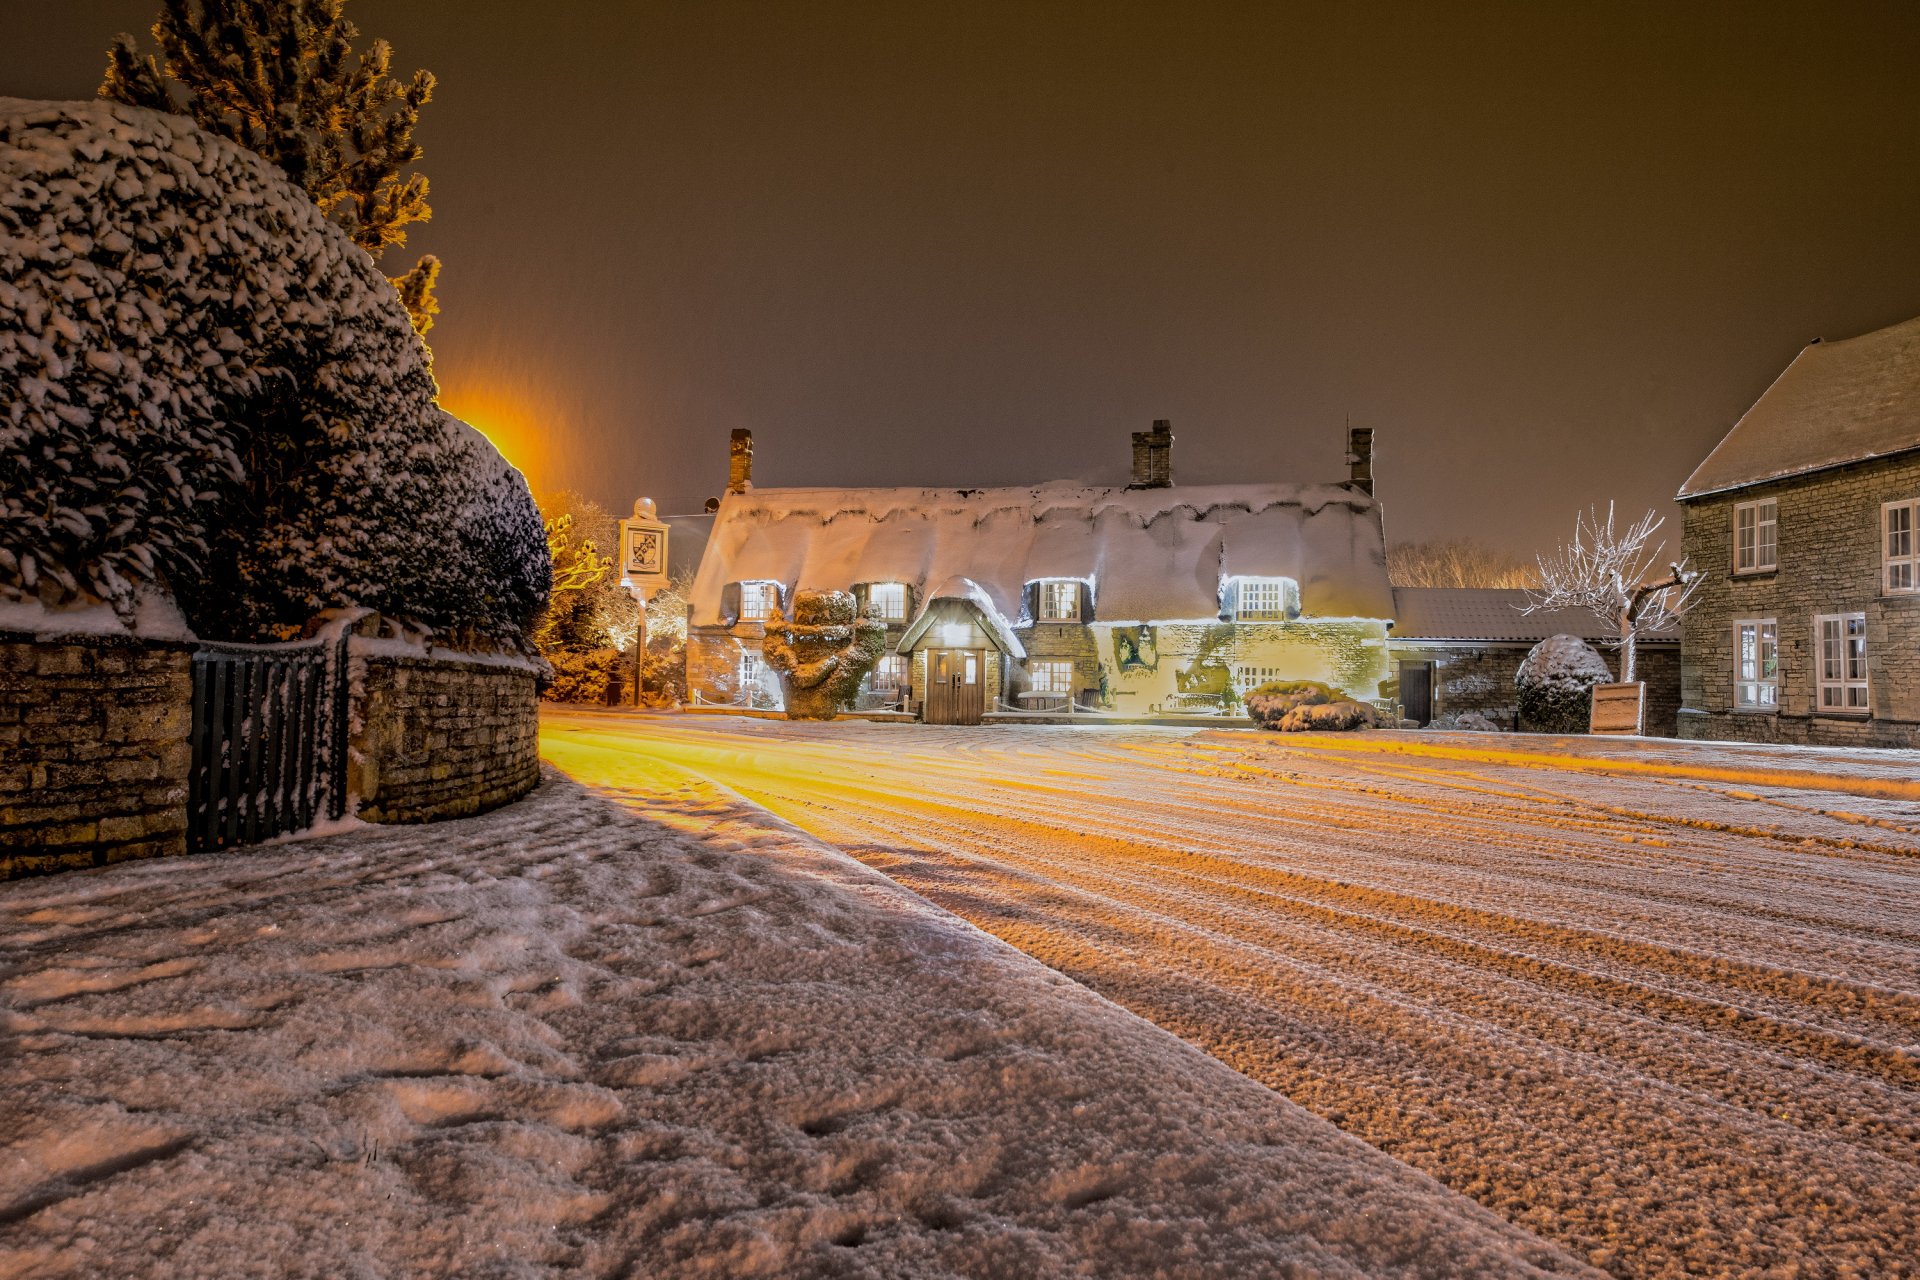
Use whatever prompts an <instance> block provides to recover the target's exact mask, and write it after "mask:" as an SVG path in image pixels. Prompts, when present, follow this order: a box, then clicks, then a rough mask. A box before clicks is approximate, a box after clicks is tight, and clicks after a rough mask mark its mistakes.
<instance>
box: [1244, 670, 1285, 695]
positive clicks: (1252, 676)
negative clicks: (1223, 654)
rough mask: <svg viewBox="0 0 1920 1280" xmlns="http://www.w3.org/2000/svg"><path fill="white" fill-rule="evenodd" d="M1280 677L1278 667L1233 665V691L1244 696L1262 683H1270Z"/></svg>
mask: <svg viewBox="0 0 1920 1280" xmlns="http://www.w3.org/2000/svg"><path fill="white" fill-rule="evenodd" d="M1279 678H1280V668H1278V667H1235V668H1234V669H1233V691H1234V692H1235V693H1237V694H1239V695H1240V696H1241V697H1243V698H1244V697H1246V696H1247V695H1248V694H1250V693H1252V692H1253V691H1254V690H1255V689H1258V688H1259V687H1260V686H1261V685H1263V684H1272V683H1273V682H1274V681H1275V680H1278V679H1279Z"/></svg>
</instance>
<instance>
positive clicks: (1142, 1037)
mask: <svg viewBox="0 0 1920 1280" xmlns="http://www.w3.org/2000/svg"><path fill="white" fill-rule="evenodd" d="M603 723H606V724H609V725H613V724H615V723H616V722H611V721H609V722H603ZM637 723H638V724H639V726H640V730H641V732H643V733H649V734H650V733H654V732H655V731H656V729H655V726H656V725H657V724H659V723H661V722H637ZM862 727H863V728H864V727H867V726H862ZM772 728H774V729H778V728H780V726H772ZM678 740H679V741H680V742H681V743H683V744H695V743H699V744H704V746H702V748H701V749H702V750H703V751H707V752H708V753H709V755H710V756H711V757H713V758H718V759H725V758H727V757H730V756H737V757H738V758H737V759H736V760H735V761H734V763H735V764H736V765H738V766H740V767H741V768H745V767H746V766H748V765H750V764H751V762H752V757H753V756H754V754H755V753H757V752H759V751H761V750H762V748H763V747H766V746H777V747H778V748H779V750H780V751H781V752H784V753H787V755H786V757H784V758H788V759H794V758H797V755H796V754H795V753H798V754H799V755H804V754H805V753H806V752H808V751H812V750H816V749H817V750H819V751H820V752H821V753H822V755H823V758H825V757H831V758H832V759H835V760H845V759H847V758H848V756H847V751H848V750H849V748H848V747H846V746H845V745H830V744H829V743H827V742H819V743H809V742H808V741H807V740H797V739H788V738H785V737H783V736H782V735H781V734H778V733H773V732H767V733H763V734H757V735H756V734H754V733H752V732H747V733H742V732H740V731H738V730H730V729H726V728H724V727H723V728H720V729H717V730H716V731H713V732H711V733H706V734H702V733H698V732H692V733H690V732H687V731H684V730H683V731H679V733H678ZM868 741H870V742H872V743H874V744H877V745H882V751H881V752H875V751H874V749H873V747H866V748H860V750H865V751H866V752H868V758H869V759H871V761H872V764H873V767H874V768H875V769H880V770H888V769H892V768H893V766H892V765H891V764H889V763H888V761H887V759H886V756H885V754H884V745H883V740H881V739H878V738H872V739H868ZM884 741H886V742H891V741H901V742H906V741H911V742H912V743H913V744H914V746H913V752H914V755H915V757H924V756H927V755H929V754H931V755H934V756H938V755H939V754H940V753H939V751H938V749H937V748H936V745H935V744H934V742H933V740H931V739H925V738H920V737H915V738H913V739H911V740H908V739H893V740H884ZM951 741H952V742H953V744H954V746H955V747H956V748H957V749H958V750H959V751H960V753H961V754H960V755H959V756H956V757H954V758H953V759H952V760H951V761H949V765H948V766H947V768H946V771H945V772H942V773H940V775H939V777H938V778H937V779H936V783H935V785H936V786H939V787H951V786H952V785H953V783H954V781H955V780H956V779H963V778H965V777H967V776H968V775H969V773H971V775H972V776H973V777H974V778H975V780H976V781H977V782H978V783H979V785H980V786H982V787H983V788H984V787H987V786H989V785H998V784H993V783H991V781H990V778H991V769H990V767H989V765H988V763H987V760H988V758H987V757H986V756H984V755H983V754H981V752H980V750H979V748H978V747H977V746H976V745H974V744H973V743H972V741H971V740H970V739H968V738H966V737H964V736H963V737H961V738H956V739H953V740H951ZM1008 741H1010V742H1011V741H1022V742H1029V743H1031V742H1033V741H1035V740H1033V739H1018V740H1013V739H1009V740H1008ZM554 745H555V752H556V755H558V756H560V757H562V758H571V759H572V760H573V761H574V762H575V763H577V764H581V765H585V766H592V767H591V768H582V772H583V773H588V774H593V775H595V778H596V781H599V782H601V783H602V784H604V793H602V794H596V793H594V792H592V791H589V790H587V789H585V788H583V787H582V786H579V785H577V784H575V783H573V782H570V781H567V780H565V779H563V778H559V777H553V778H550V779H549V780H548V781H547V782H546V783H545V784H544V785H543V786H542V787H541V789H540V790H539V791H538V792H536V793H535V795H534V796H532V797H531V798H529V799H528V800H526V801H524V802H522V803H520V804H518V805H515V806H512V807H511V808H509V809H506V810H503V811H500V812H498V813H495V814H491V815H487V816H485V817H481V818H476V819H470V820H466V821H461V822H451V823H446V824H443V825H439V826H433V827H426V828H410V829H393V828H388V829H378V828H368V829H363V830H360V831H355V832H351V833H347V834H344V835H338V836H334V837H329V838H326V839H317V840H309V841H305V842H299V843H290V844H282V845H277V846H270V847H264V848H259V849H253V850H244V851H239V852H235V853H228V854H216V855H206V856H199V857H192V858H183V859H174V860H166V861H160V862H149V863H135V864H125V865H121V866H116V867H109V868H103V869H100V870H97V871H90V872H79V873H73V874H68V875H63V876H59V877H54V878H49V879H43V880H33V881H21V882H15V883H12V884H7V885H0V1036H3V1037H4V1040H0V1099H3V1100H4V1105H3V1106H0V1276H4V1277H8V1278H10V1280H11V1278H17V1277H29V1276H32V1277H44V1276H63V1277H64V1276H74V1277H96V1276H98V1277H149V1276H150V1277H168V1278H180V1277H209V1278H211V1277H219V1278H221V1280H225V1278H227V1277H240V1276H261V1277H283V1276H312V1277H328V1278H335V1277H425V1276H447V1277H462V1278H463V1280H466V1278H478V1277H534V1276H594V1277H600V1276H631V1277H678V1276H726V1277H733V1276H781V1277H806V1276H871V1277H903V1276H922V1275H924V1276H969V1277H997V1276H1007V1277H1017V1278H1018V1280H1039V1278H1040V1277H1054V1276H1068V1275H1111V1276H1146V1275H1158V1276H1220V1277H1242V1276H1249V1277H1250V1276H1261V1277H1265V1276H1303V1277H1304V1276H1314V1277H1318V1276H1342V1275H1348V1276H1357V1275H1403V1276H1431V1277H1443V1276H1445V1277H1451V1276H1467V1275H1472V1276H1506V1275H1537V1274H1541V1273H1543V1272H1545V1273H1552V1274H1581V1273H1583V1270H1584V1269H1583V1268H1582V1266H1581V1265H1580V1264H1579V1263H1578V1262H1576V1261H1575V1260H1574V1259H1573V1258H1571V1257H1570V1256H1569V1255H1567V1254H1565V1253H1563V1252H1561V1251H1560V1250H1559V1249H1558V1248H1556V1247H1554V1246H1551V1245H1547V1244H1544V1243H1542V1242H1541V1241H1539V1240H1538V1239H1535V1238H1533V1237H1531V1236H1529V1235H1528V1234H1527V1233H1525V1232H1524V1231H1522V1230H1520V1229H1518V1228H1515V1227H1513V1226H1511V1225H1509V1224H1507V1223H1505V1222H1502V1221H1500V1220H1499V1218H1498V1217H1496V1216H1495V1215H1494V1214H1492V1213H1489V1212H1488V1211H1487V1210H1485V1209H1483V1208H1481V1207H1480V1206H1477V1205H1475V1204H1473V1203H1472V1202H1471V1201H1469V1200H1467V1199H1466V1198H1464V1197H1461V1196H1459V1195H1457V1194H1455V1193H1453V1192H1450V1191H1447V1190H1445V1189H1444V1188H1442V1187H1441V1186H1439V1185H1438V1184H1437V1183H1435V1182H1433V1181H1432V1180H1430V1179H1429V1178H1427V1177H1426V1176H1424V1175H1422V1174H1420V1173H1417V1172H1415V1171H1414V1170H1412V1169H1409V1168H1407V1167H1406V1166H1404V1165H1401V1164H1398V1163H1396V1162H1395V1161H1393V1160H1391V1159H1390V1158H1388V1157H1387V1156H1384V1155H1382V1154H1380V1153H1379V1152H1377V1151H1374V1150H1372V1149H1370V1148H1369V1147H1367V1146H1365V1145H1364V1144H1362V1143H1361V1142H1359V1141H1358V1140H1356V1139H1354V1138H1351V1137H1348V1136H1345V1135H1342V1134H1341V1133H1339V1132H1338V1131H1337V1130H1336V1129H1335V1128H1334V1127H1333V1126H1331V1125H1329V1124H1327V1123H1326V1122H1325V1121H1323V1120H1320V1119H1318V1118H1316V1117H1314V1116H1312V1115H1310V1114H1309V1113H1308V1112H1306V1111H1304V1110H1302V1109H1300V1108H1299V1107H1296V1106H1295V1105H1293V1104H1292V1103H1289V1102H1287V1101H1285V1100H1283V1099H1281V1098H1279V1097H1278V1096H1276V1095H1275V1094H1273V1093H1272V1092H1270V1091H1269V1090H1267V1089H1266V1088H1265V1087H1263V1086H1262V1085H1259V1084H1256V1083H1254V1082H1253V1081H1251V1080H1248V1079H1247V1078H1246V1077H1244V1076H1241V1075H1238V1074H1236V1073H1235V1072H1233V1071H1231V1070H1229V1069H1228V1068H1227V1067H1226V1066H1223V1065H1222V1064H1221V1063H1220V1062H1217V1061H1215V1060H1214V1059H1212V1058H1210V1057H1208V1056H1206V1055H1205V1054H1203V1053H1202V1052H1200V1051H1199V1050H1198V1049H1195V1048H1193V1047H1191V1046H1189V1045H1186V1044H1184V1043H1182V1042H1181V1041H1179V1040H1177V1039H1176V1038H1174V1037H1173V1036H1171V1035H1169V1034H1168V1033H1166V1032H1165V1031H1162V1030H1160V1029H1158V1028H1155V1027H1153V1026H1151V1025H1149V1024H1147V1023H1145V1022H1143V1021H1141V1020H1139V1019H1138V1018H1135V1017H1134V1016H1133V1015H1131V1014H1129V1013H1126V1012H1124V1011H1123V1010H1121V1009H1119V1008H1117V1007H1115V1006H1113V1005H1111V1004H1108V1003H1106V1002H1105V1001H1103V1000H1101V999H1100V998H1098V997H1097V996H1095V995H1092V994H1091V993H1089V992H1088V991H1087V990H1086V989H1085V988H1083V987H1080V986H1077V985H1075V984H1073V983H1071V982H1069V981H1068V980H1067V979H1065V978H1062V977H1060V976H1058V975H1057V974H1055V973H1053V972H1051V971H1049V970H1048V969H1046V968H1044V967H1043V966H1042V965H1040V964H1039V963H1037V962H1036V961H1033V960H1031V959H1029V958H1027V957H1025V956H1022V955H1020V954H1019V953H1017V952H1015V951H1013V950H1012V949H1011V948H1008V947H1006V946H1005V945H1003V944H1002V943H1000V942H997V941H995V940H993V939H992V938H989V937H987V936H986V935H984V934H982V933H980V932H978V931H976V930H974V929H973V928H972V927H971V926H968V925H966V924H963V923H962V922H960V921H959V920H957V919H955V918H954V917H952V916H950V915H947V914H946V913H944V912H942V911H939V910H937V909H935V908H932V907H929V906H928V905H927V904H926V903H925V902H923V901H922V900H920V899H919V898H916V897H914V896H913V895H912V894H910V893H908V892H907V891H905V890H903V889H901V888H900V887H898V886H897V885H895V884H894V883H892V882H891V881H889V880H887V879H885V878H884V877H882V876H880V875H879V874H877V873H875V872H873V871H870V870H868V869H866V868H864V867H862V866H860V865H859V864H858V863H856V862H854V861H852V860H850V859H847V858H845V857H844V856H842V855H840V854H838V853H835V852H834V851H832V850H831V849H828V848H826V847H824V846H822V845H820V844H819V843H817V842H815V841H813V840H811V839H809V838H808V837H806V836H804V835H802V834H800V833H799V832H797V831H796V830H794V829H793V828H792V827H790V826H788V825H786V824H785V823H783V822H780V821H779V820H777V819H775V818H772V817H770V816H769V815H767V814H766V813H764V812H763V811H760V810H758V809H755V808H753V807H752V806H750V805H747V804H744V803H742V802H741V801H740V799H739V798H738V797H737V796H735V795H733V794H732V793H730V792H728V791H726V790H724V789H722V788H719V787H717V786H715V785H713V784H711V783H709V782H705V781H703V780H701V779H699V778H697V777H695V776H693V775H692V774H691V773H689V772H688V771H687V770H686V769H685V768H684V767H682V766H681V765H679V764H677V763H671V762H666V761H660V760H651V759H649V758H647V757H643V756H637V755H632V754H630V753H626V752H621V751H615V752H595V751H593V750H590V749H589V748H588V747H586V746H584V745H583V743H582V741H581V739H580V738H578V737H577V736H575V735H568V734H565V733H560V734H557V735H556V737H555V741H554ZM1182 749H1185V748H1182ZM910 758H913V757H910ZM1041 758H1042V759H1044V753H1042V757H1041ZM969 761H971V763H970V762H969ZM609 762H611V764H609ZM1027 771H1031V770H1030V769H1029V770H1027ZM895 776H899V775H898V774H897V773H896V775H895ZM1169 776H1171V775H1169ZM1055 785H1056V786H1060V787H1063V788H1066V790H1070V787H1069V786H1068V784H1067V783H1066V780H1065V779H1056V781H1055ZM1240 785H1244V784H1240ZM1066 790H1062V792H1061V793H1062V794H1065V793H1066ZM922 811H923V810H920V809H919V808H918V807H916V812H922ZM923 887H924V886H923ZM1035 909H1036V911H1041V910H1045V909H1046V904H1045V903H1044V902H1042V901H1039V900H1036V903H1035ZM1091 955H1092V952H1089V956H1090V957H1091ZM1050 958H1052V959H1053V960H1054V961H1055V963H1062V964H1063V962H1062V957H1061V956H1059V955H1058V954H1055V955H1053V956H1051V957H1050ZM1063 967H1074V966H1070V965H1066V964H1063ZM1165 976H1166V978H1167V980H1168V981H1169V982H1170V983H1174V984H1178V983H1181V982H1183V981H1185V979H1184V978H1183V977H1182V976H1181V975H1180V974H1179V973H1178V972H1175V971H1169V972H1168V973H1167V974H1166V975H1165ZM1223 1056H1229V1055H1223ZM1463 1101H1465V1100H1464V1099H1463Z"/></svg>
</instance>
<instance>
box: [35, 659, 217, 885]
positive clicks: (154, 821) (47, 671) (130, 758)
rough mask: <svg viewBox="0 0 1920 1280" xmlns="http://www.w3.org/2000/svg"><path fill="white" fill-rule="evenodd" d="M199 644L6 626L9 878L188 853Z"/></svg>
mask: <svg viewBox="0 0 1920 1280" xmlns="http://www.w3.org/2000/svg"><path fill="white" fill-rule="evenodd" d="M192 655H193V649H192V646H191V645H187V644H165V643H154V642H149V641H142V640H135V639H133V638H131V637H124V636H61V637H34V636H26V635H17V634H11V633H0V878H8V877H12V876H18V875H28V874H32V873H34V872H41V871H58V870H63V869H66V868H69V867H92V866H100V865H102V864H105V863H109V862H119V861H122V860H124V859H127V858H149V857H155V856H158V855H163V854H176V853H184V852H186V847H187V844H186V837H187V772H188V767H189V765H190V764H191V763H192V758H191V757H192V751H191V748H190V746H189V744H188V733H189V730H190V729H191V727H192V723H191V722H192V712H191V698H192V692H193V673H192V662H193V656H192Z"/></svg>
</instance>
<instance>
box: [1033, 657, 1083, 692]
mask: <svg viewBox="0 0 1920 1280" xmlns="http://www.w3.org/2000/svg"><path fill="white" fill-rule="evenodd" d="M1027 677H1028V689H1029V692H1032V693H1072V692H1073V664H1072V663H1071V662H1065V661H1060V662H1055V661H1052V660H1041V659H1035V660H1034V661H1032V662H1029V663H1027Z"/></svg>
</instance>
